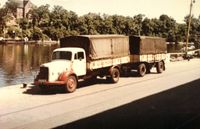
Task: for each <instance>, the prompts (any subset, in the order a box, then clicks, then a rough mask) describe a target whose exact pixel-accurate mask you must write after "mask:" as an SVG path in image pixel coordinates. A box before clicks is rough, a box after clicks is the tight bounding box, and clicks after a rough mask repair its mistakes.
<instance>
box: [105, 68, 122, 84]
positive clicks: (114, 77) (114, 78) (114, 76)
mask: <svg viewBox="0 0 200 129" xmlns="http://www.w3.org/2000/svg"><path fill="white" fill-rule="evenodd" d="M119 77H120V72H119V69H117V68H113V69H112V70H111V72H110V77H108V78H107V80H109V81H110V82H111V83H117V82H118V81H119Z"/></svg>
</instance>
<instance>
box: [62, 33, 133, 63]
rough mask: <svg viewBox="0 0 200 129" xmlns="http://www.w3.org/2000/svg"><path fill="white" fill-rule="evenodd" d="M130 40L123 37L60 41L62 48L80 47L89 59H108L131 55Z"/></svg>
mask: <svg viewBox="0 0 200 129" xmlns="http://www.w3.org/2000/svg"><path fill="white" fill-rule="evenodd" d="M128 41H129V38H128V37H127V36H123V35H81V36H68V37H65V38H62V39H61V40H60V47H80V48H83V49H84V50H85V52H86V55H87V59H90V60H96V59H106V58H114V57H120V56H126V55H129V42H128Z"/></svg>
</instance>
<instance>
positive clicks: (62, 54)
mask: <svg viewBox="0 0 200 129" xmlns="http://www.w3.org/2000/svg"><path fill="white" fill-rule="evenodd" d="M56 59H63V60H71V59H72V53H71V52H69V51H56V52H53V55H52V60H56Z"/></svg>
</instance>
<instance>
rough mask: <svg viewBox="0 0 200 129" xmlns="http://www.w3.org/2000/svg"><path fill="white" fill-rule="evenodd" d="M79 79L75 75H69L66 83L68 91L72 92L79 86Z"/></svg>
mask: <svg viewBox="0 0 200 129" xmlns="http://www.w3.org/2000/svg"><path fill="white" fill-rule="evenodd" d="M77 84H78V81H77V79H76V77H75V76H74V75H71V76H69V77H67V79H66V84H65V90H66V92H68V93H72V92H74V91H75V90H76V88H77Z"/></svg>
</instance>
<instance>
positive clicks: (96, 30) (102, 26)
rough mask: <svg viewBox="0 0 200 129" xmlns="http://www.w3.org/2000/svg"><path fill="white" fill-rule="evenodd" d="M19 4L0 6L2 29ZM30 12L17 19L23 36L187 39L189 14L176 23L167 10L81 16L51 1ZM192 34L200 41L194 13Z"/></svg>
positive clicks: (11, 2)
mask: <svg viewBox="0 0 200 129" xmlns="http://www.w3.org/2000/svg"><path fill="white" fill-rule="evenodd" d="M16 5H17V3H15V0H8V2H7V3H6V5H5V6H4V7H2V8H0V33H2V31H3V29H4V28H5V27H6V21H8V19H9V18H8V17H7V13H8V12H11V13H12V12H13V13H14V11H13V10H14V9H15V8H16ZM8 10H9V11H8ZM28 15H29V16H30V17H28V18H24V19H19V21H18V24H19V27H20V28H21V29H22V36H26V37H29V38H30V39H37V40H39V39H44V37H46V38H49V39H52V40H59V39H60V38H62V37H65V36H68V35H80V34H81V35H88V34H90V35H94V34H123V35H146V36H160V37H163V38H166V39H167V41H168V42H180V41H185V40H186V30H187V24H188V16H186V17H185V23H177V22H176V21H175V20H174V19H173V18H172V17H169V16H167V15H164V14H163V15H161V16H160V17H159V18H152V19H150V18H147V17H145V16H144V15H143V14H138V15H135V16H133V17H130V16H129V17H125V16H121V15H107V14H103V15H101V14H96V13H88V14H86V15H83V16H78V15H77V14H76V13H75V12H73V11H68V10H66V9H64V8H63V7H62V6H54V7H53V9H51V10H50V6H49V5H48V4H46V5H41V6H39V7H35V8H33V9H32V10H30V12H29V13H28ZM190 34H191V36H190V41H193V42H196V43H197V44H198V43H199V42H200V41H199V37H200V17H199V18H194V17H192V23H191V30H190ZM46 38H45V39H46Z"/></svg>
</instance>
